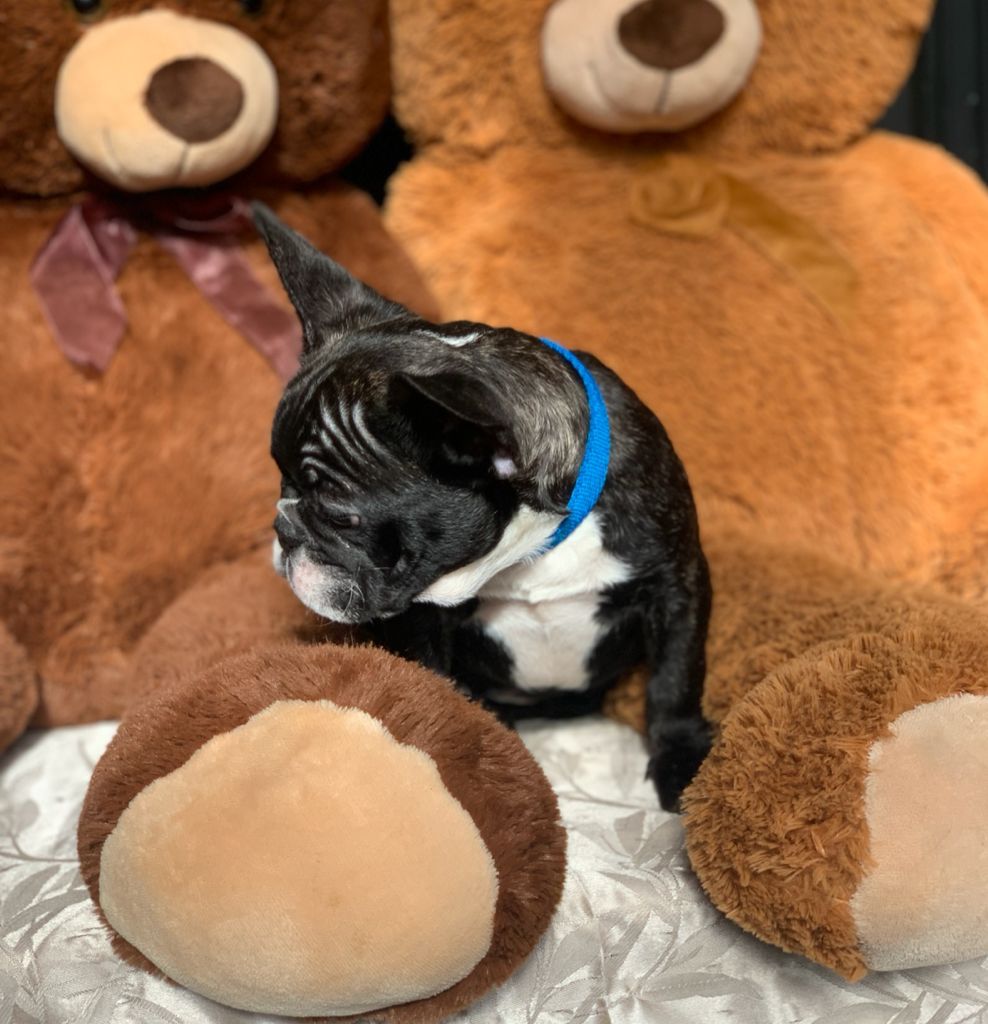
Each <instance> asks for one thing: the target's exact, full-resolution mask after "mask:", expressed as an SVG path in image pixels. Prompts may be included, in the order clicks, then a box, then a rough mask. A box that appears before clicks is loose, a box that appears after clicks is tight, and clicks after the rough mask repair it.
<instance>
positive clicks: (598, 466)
mask: <svg viewBox="0 0 988 1024" xmlns="http://www.w3.org/2000/svg"><path fill="white" fill-rule="evenodd" d="M539 340H540V341H541V342H542V344H543V345H548V346H549V348H551V349H552V350H553V352H556V353H558V354H559V355H560V356H562V357H563V359H565V360H566V362H567V363H569V364H570V366H572V367H573V369H574V370H576V372H577V373H578V374H579V375H580V380H581V381H582V382H583V386H584V388H585V389H586V392H587V404H588V405H589V406H590V425H589V429H588V430H587V442H586V446H585V448H584V449H583V461H582V462H581V463H580V472H579V473H578V474H577V476H576V482H575V483H574V484H573V491H572V493H571V494H570V496H569V501H567V502H566V508H567V509H568V510H569V515H568V516H567V517H566V518H565V519H564V520H563V521H562V522H561V523H560V524H559V526H558V527H557V528H556V532H555V533H554V534H553V535H552V536H551V537H550V538H549V541H548V543H547V545H546V547H545V551H551V550H552V549H553V548H555V547H558V546H559V545H560V544H562V542H563V541H564V540H566V538H567V537H568V536H569V535H570V534H571V533H572V532H573V531H574V530H575V529H576V528H577V527H578V526H579V525H580V523H582V522H583V520H584V519H586V518H587V516H588V515H590V513H591V512H592V511H593V509H594V506H595V505H596V504H597V500H598V499H599V498H600V492H601V491H602V490H603V489H604V482H605V481H606V480H607V467H608V464H609V463H610V460H611V424H610V420H609V419H608V416H607V406H606V405H605V404H604V397H603V395H601V393H600V388H599V387H597V382H596V381H595V380H594V379H593V377H592V376H591V374H590V372H589V371H588V370H587V368H586V367H585V366H584V365H583V363H582V362H580V360H579V359H577V357H576V356H575V355H574V354H573V353H572V352H570V351H569V349H566V348H563V347H562V345H557V344H556V342H554V341H550V340H549V339H548V338H540V339H539Z"/></svg>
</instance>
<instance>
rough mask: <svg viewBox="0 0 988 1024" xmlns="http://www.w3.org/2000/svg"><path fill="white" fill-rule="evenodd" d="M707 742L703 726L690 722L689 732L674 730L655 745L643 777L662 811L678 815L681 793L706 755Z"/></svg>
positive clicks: (707, 734) (707, 733) (706, 730)
mask: <svg viewBox="0 0 988 1024" xmlns="http://www.w3.org/2000/svg"><path fill="white" fill-rule="evenodd" d="M710 743H711V736H710V730H709V728H708V727H707V725H706V723H699V724H696V725H693V724H692V723H691V727H690V728H689V729H686V728H678V729H676V730H675V733H674V734H673V735H667V736H666V737H665V739H664V740H663V741H662V742H661V743H659V744H658V753H656V754H654V755H653V756H652V757H651V758H650V759H649V762H648V771H647V772H646V775H647V776H648V778H650V779H651V780H652V782H653V784H654V785H655V789H656V791H657V792H658V794H659V804H660V805H661V807H662V810H664V811H670V812H672V813H674V814H678V813H679V811H680V806H679V803H680V797H681V796H682V795H683V790H684V789H685V788H686V787H687V786H688V785H689V784H690V783H691V782H692V781H693V776H694V775H696V773H697V770H698V769H699V767H700V765H701V764H703V759H704V758H705V757H706V756H707V754H708V753H709V752H710Z"/></svg>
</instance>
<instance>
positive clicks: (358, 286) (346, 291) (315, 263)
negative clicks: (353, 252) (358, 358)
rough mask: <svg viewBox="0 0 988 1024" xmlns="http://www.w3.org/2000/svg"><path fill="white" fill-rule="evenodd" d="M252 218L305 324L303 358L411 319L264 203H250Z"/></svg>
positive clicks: (303, 328)
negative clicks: (353, 334) (350, 336)
mask: <svg viewBox="0 0 988 1024" xmlns="http://www.w3.org/2000/svg"><path fill="white" fill-rule="evenodd" d="M251 212H252V215H253V219H254V226H255V227H256V228H257V232H258V234H259V235H260V236H261V238H262V239H264V243H265V244H266V245H267V247H268V252H269V253H270V255H271V260H272V262H273V263H274V265H275V268H276V269H277V271H278V276H279V277H280V278H281V283H282V284H283V285H284V287H285V291H286V292H287V293H288V298H289V299H290V300H291V303H292V305H293V306H294V307H295V312H296V313H297V314H298V318H299V320H300V321H301V323H302V343H303V350H304V351H305V352H311V351H313V350H314V349H316V348H319V347H320V346H321V345H323V344H325V343H327V342H331V341H333V340H335V339H338V338H339V337H341V336H342V335H344V334H346V333H347V332H349V331H355V330H360V329H361V328H364V327H371V326H373V325H374V324H377V323H382V322H383V321H385V320H394V319H396V318H398V317H409V318H410V317H411V316H412V314H411V313H410V312H409V311H408V310H407V309H406V308H405V307H404V306H402V305H401V304H399V303H397V302H392V301H391V300H390V299H386V298H384V296H383V295H379V294H378V293H377V292H376V291H374V289H373V288H371V287H369V286H368V285H366V284H364V283H363V282H362V281H358V280H357V278H355V277H354V276H353V275H352V274H351V273H350V272H349V271H347V270H346V269H345V268H344V267H341V266H340V265H339V263H336V262H335V261H334V260H331V259H330V258H329V257H328V256H326V255H325V254H323V253H321V252H320V251H319V250H318V249H317V248H316V247H315V246H314V245H313V244H312V243H311V242H309V241H308V239H306V238H303V237H302V235H300V234H299V233H298V232H297V231H294V230H293V229H292V228H290V227H289V226H288V225H287V224H285V223H284V221H282V220H281V219H280V218H279V217H278V216H277V215H276V214H275V213H274V212H273V211H272V210H271V209H270V208H269V207H267V206H265V205H264V203H257V202H255V203H252V204H251Z"/></svg>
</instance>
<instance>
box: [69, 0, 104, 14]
mask: <svg viewBox="0 0 988 1024" xmlns="http://www.w3.org/2000/svg"><path fill="white" fill-rule="evenodd" d="M102 6H103V0H72V8H73V10H74V11H75V12H76V14H85V15H91V14H98V13H99V9H100V8H101V7H102Z"/></svg>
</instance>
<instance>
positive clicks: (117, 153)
mask: <svg viewBox="0 0 988 1024" xmlns="http://www.w3.org/2000/svg"><path fill="white" fill-rule="evenodd" d="M387 42H388V36H387V31H386V24H385V5H384V3H383V0H381V2H379V0H328V2H327V0H269V2H263V0H241V2H239V3H238V2H236V0H189V2H184V3H179V4H177V5H171V4H169V5H164V4H155V3H149V2H134V0H119V2H114V3H113V4H107V5H106V10H105V11H104V10H103V5H102V4H101V3H100V0H72V2H71V3H69V4H66V5H58V4H52V5H51V9H49V8H48V6H46V5H41V6H39V5H30V4H27V5H18V6H17V7H16V9H11V10H4V11H3V12H2V13H0V62H2V66H3V68H4V69H5V70H4V72H3V74H4V75H6V76H7V77H6V79H5V83H6V84H5V94H6V96H7V98H8V100H9V102H7V103H5V104H3V106H2V108H0V137H2V138H3V140H4V143H3V146H2V147H0V187H2V188H3V190H4V191H3V193H2V198H0V268H3V272H2V273H0V302H2V308H3V310H4V316H5V328H6V330H5V342H4V347H3V357H2V365H3V375H2V380H0V476H2V478H3V481H4V500H3V502H2V503H0V746H3V745H5V744H7V743H9V742H10V741H11V740H12V739H13V738H15V737H16V736H17V734H18V733H19V732H20V731H21V730H22V729H23V728H24V726H25V723H26V722H27V721H28V719H29V717H30V716H31V714H32V711H34V709H35V706H36V705H37V713H36V715H35V719H34V720H35V722H36V723H41V724H48V725H58V724H67V723H77V722H82V721H86V720H91V719H96V718H106V717H116V716H118V715H119V714H121V712H123V711H125V710H127V711H128V712H129V713H128V715H127V717H126V720H125V721H124V723H123V725H122V726H121V728H120V731H119V732H118V733H117V735H116V737H115V739H114V741H113V742H112V744H111V745H110V748H109V750H108V751H107V753H106V755H105V756H104V758H103V759H102V761H101V762H100V764H99V765H98V766H97V768H96V771H95V773H94V776H93V781H92V785H91V789H90V791H89V795H88V798H87V801H86V805H85V807H84V809H83V813H82V816H81V821H80V827H79V854H80V861H81V869H82V873H83V876H84V878H85V880H86V882H87V884H88V886H89V891H90V893H91V895H92V897H93V900H94V902H95V903H96V907H97V910H98V912H99V914H100V917H101V920H102V921H103V922H104V923H106V924H108V925H109V927H110V930H111V937H112V940H113V944H114V948H115V949H116V950H117V952H118V953H120V955H121V956H122V957H123V958H124V959H125V960H127V961H128V962H130V963H133V964H137V965H139V966H142V967H145V968H148V969H151V970H157V971H160V972H163V973H166V974H167V975H168V976H169V977H171V978H172V979H173V980H177V981H180V982H184V983H185V984H187V985H188V986H189V987H190V988H193V989H194V990H195V991H197V992H199V993H203V994H206V995H209V996H211V997H213V998H214V999H218V1000H223V1001H225V1002H227V1003H229V1004H232V1005H234V1006H237V1007H240V1008H243V1009H247V1010H253V1011H259V1012H271V1013H283V1014H288V1013H295V1014H299V1015H303V1016H311V1015H317V1014H324V1013H325V1014H331V1015H334V1016H340V1015H348V1014H360V1015H363V1014H365V1013H367V1012H371V1011H374V1012H375V1013H376V1014H377V1015H378V1016H381V1017H386V1018H387V1019H390V1020H393V1021H395V1022H399V1021H408V1022H427V1021H431V1020H435V1019H437V1018H438V1017H441V1016H445V1015H447V1014H449V1013H452V1012H454V1011H456V1010H458V1009H460V1008H462V1007H463V1006H465V1005H466V1004H467V1003H469V1002H471V1001H472V1000H473V999H475V998H477V997H478V996H479V995H480V994H481V993H483V992H484V991H486V990H487V989H489V988H490V987H491V986H492V985H494V984H497V983H499V982H500V981H503V980H504V979H505V978H506V977H507V976H508V975H509V974H510V973H511V972H512V971H513V970H514V969H515V968H516V967H517V965H518V964H519V963H521V961H523V960H524V959H525V957H526V956H527V955H528V953H529V952H530V951H531V949H532V947H533V946H534V944H535V942H536V941H537V939H538V937H539V936H540V935H541V933H542V932H543V931H544V929H545V928H546V926H547V924H548V922H549V920H550V918H551V916H552V913H553V910H554V908H555V906H556V903H557V902H558V900H559V897H560V894H561V890H562V883H563V876H564V871H565V835H564V833H563V830H562V827H561V825H560V823H559V816H558V810H557V807H556V800H555V796H554V794H553V792H552V790H551V788H550V787H549V784H548V782H547V781H546V779H545V776H544V775H543V774H542V773H541V771H540V769H539V768H538V766H537V764H536V763H535V761H534V759H533V758H532V756H531V755H530V754H529V753H528V752H527V750H526V749H525V747H524V745H523V744H522V742H521V740H520V739H519V738H518V737H517V736H516V735H513V734H512V733H510V732H509V731H508V730H507V729H505V728H504V727H503V726H501V725H499V724H498V723H497V722H496V721H495V720H494V719H493V718H492V717H491V716H490V715H488V714H487V713H486V712H484V711H482V710H481V709H480V708H478V707H474V706H471V705H470V704H469V703H468V702H467V701H466V699H465V698H463V697H461V696H459V695H457V694H456V693H455V692H453V690H452V688H451V686H450V685H449V684H447V683H446V682H444V681H441V680H439V679H437V678H436V677H435V676H433V675H431V674H430V673H428V672H426V671H425V670H423V669H420V668H418V667H417V666H412V665H409V664H407V663H404V662H401V661H399V660H398V659H396V658H393V657H390V656H388V655H386V654H384V653H383V652H381V651H376V650H371V649H368V648H355V647H352V646H350V647H346V646H342V645H335V644H312V645H309V646H303V645H302V644H299V643H290V642H286V641H291V640H292V639H293V638H298V637H300V636H305V637H306V638H309V639H311V638H313V636H315V637H317V638H320V639H326V638H327V637H328V636H329V635H330V634H329V632H328V630H327V629H326V627H324V626H318V625H317V624H315V623H314V622H312V621H310V620H309V619H308V618H307V617H306V615H305V614H303V609H302V608H301V605H300V604H299V603H298V602H297V600H296V599H295V598H294V596H293V595H292V594H291V592H290V591H289V590H288V588H287V587H286V586H285V585H284V584H283V582H282V581H280V580H279V579H278V578H277V576H276V575H275V573H274V571H273V569H272V567H271V565H270V564H269V562H270V542H271V531H270V524H271V522H272V519H273V516H274V511H275V502H276V499H277V496H278V483H277V475H276V470H275V467H274V464H273V462H272V461H271V460H270V458H269V455H268V437H269V432H270V423H271V419H272V414H273V410H274V405H275V402H276V400H277V397H278V394H279V392H280V389H281V384H282V381H283V379H284V378H286V377H288V376H290V375H291V374H292V373H293V372H294V369H295V368H296V365H297V357H298V355H299V351H300V341H301V337H300V330H299V327H298V322H297V320H296V318H295V315H294V313H293V312H291V311H290V307H289V305H288V303H287V300H285V299H283V297H282V296H281V292H280V289H279V287H278V286H277V284H276V277H275V272H274V270H273V268H271V267H270V266H269V264H268V260H267V256H266V251H265V250H264V249H263V246H262V244H261V243H260V242H259V241H257V240H256V239H255V238H254V236H253V233H252V231H251V230H250V224H249V215H248V213H247V211H248V206H247V203H246V202H245V201H244V200H245V197H246V196H248V195H249V196H251V197H253V196H259V197H261V198H263V199H264V200H265V201H266V202H267V203H269V204H271V205H273V206H274V207H275V208H276V209H278V210H279V211H280V213H281V215H282V216H283V217H284V218H285V219H286V220H287V221H289V222H291V223H292V224H293V226H295V227H296V228H297V229H298V230H301V231H303V232H304V233H305V234H306V235H307V236H308V237H309V238H310V239H312V240H313V241H314V242H316V243H317V244H318V245H319V246H320V247H321V248H323V249H324V250H325V251H327V252H328V253H329V254H331V255H332V256H334V257H335V258H336V259H337V260H339V261H340V262H341V263H343V264H345V265H346V266H348V267H349V268H350V269H351V270H352V271H353V272H354V273H356V274H357V275H359V276H360V277H361V278H363V279H364V280H366V281H367V282H368V283H370V284H373V285H374V286H375V287H376V288H378V289H380V290H381V291H383V292H386V293H387V294H388V295H390V296H392V297H394V298H395V299H398V300H400V301H402V302H404V303H406V304H409V305H410V306H411V307H412V308H415V309H417V310H419V311H422V312H424V313H426V314H428V313H429V312H430V303H431V300H430V298H429V296H428V293H427V292H426V290H425V288H424V286H423V285H422V283H421V281H420V279H419V278H418V276H417V274H416V273H415V271H414V270H413V268H412V265H411V263H410V262H409V261H408V259H407V258H406V257H405V256H404V254H403V252H402V250H401V249H400V248H399V246H398V245H397V244H396V243H395V242H394V241H393V240H392V239H391V238H390V236H389V235H388V234H387V232H386V231H385V230H384V228H383V226H382V223H381V220H380V218H379V216H378V213H377V211H376V208H375V207H374V205H373V203H372V202H371V200H370V199H369V198H368V197H367V196H366V195H364V194H362V193H360V192H357V191H355V190H354V189H352V188H349V187H347V186H344V185H342V184H340V183H338V182H336V181H333V180H332V179H331V178H327V175H329V173H330V172H332V171H333V170H335V169H337V168H339V167H340V166H341V165H342V164H343V163H344V161H346V160H347V159H348V158H349V157H350V156H351V155H352V154H353V153H354V152H355V150H357V149H358V148H359V147H360V146H361V145H362V144H363V143H364V141H365V140H366V138H367V136H368V135H369V134H370V132H371V130H372V129H373V128H374V126H375V125H376V124H377V123H378V121H379V120H380V119H381V117H382V115H383V112H384V108H385V105H386V103H387V100H388V91H389V79H388V61H387ZM207 186H208V188H206V187H207ZM333 638H337V637H336V635H335V634H333ZM277 641H282V642H283V643H282V645H281V646H278V645H277V644H276V642H277ZM231 652H239V653H238V656H236V657H233V658H227V657H225V656H226V655H228V654H230V653H231Z"/></svg>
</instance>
